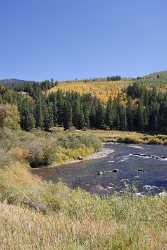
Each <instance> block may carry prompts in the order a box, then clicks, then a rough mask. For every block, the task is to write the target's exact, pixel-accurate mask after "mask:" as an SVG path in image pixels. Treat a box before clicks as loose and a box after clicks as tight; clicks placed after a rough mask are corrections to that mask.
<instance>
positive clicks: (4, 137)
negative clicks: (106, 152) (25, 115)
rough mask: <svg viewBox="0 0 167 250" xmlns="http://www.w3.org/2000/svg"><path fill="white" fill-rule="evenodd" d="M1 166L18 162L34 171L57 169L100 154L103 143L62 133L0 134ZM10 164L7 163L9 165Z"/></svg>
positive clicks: (92, 137)
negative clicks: (96, 153)
mask: <svg viewBox="0 0 167 250" xmlns="http://www.w3.org/2000/svg"><path fill="white" fill-rule="evenodd" d="M0 143H1V144H0V151H1V154H2V156H3V157H1V159H0V166H3V165H4V163H6V164H7V162H9V163H10V161H11V160H13V161H15V160H19V161H21V162H26V163H28V164H29V165H30V166H31V167H42V166H55V165H57V164H60V163H64V162H66V161H70V160H77V159H78V158H79V157H84V156H89V155H90V154H92V153H94V152H95V151H96V150H98V149H99V148H100V146H101V142H100V140H99V139H98V138H96V136H94V135H90V134H84V135H81V134H78V133H75V132H69V131H63V130H59V129H58V131H54V132H52V133H46V132H42V131H39V130H34V131H33V132H31V133H30V132H24V131H21V130H17V131H16V130H15V131H13V130H11V129H8V128H4V129H1V130H0ZM6 161H7V162H6Z"/></svg>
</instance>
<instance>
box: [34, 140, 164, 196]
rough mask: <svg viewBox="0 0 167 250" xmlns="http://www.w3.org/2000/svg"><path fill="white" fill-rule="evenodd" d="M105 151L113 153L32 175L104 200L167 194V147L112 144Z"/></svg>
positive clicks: (38, 171) (45, 169)
mask: <svg viewBox="0 0 167 250" xmlns="http://www.w3.org/2000/svg"><path fill="white" fill-rule="evenodd" d="M105 147H106V148H109V149H113V150H114V152H113V153H110V154H109V155H107V156H106V157H104V158H101V159H96V160H89V161H82V162H79V163H73V164H68V165H64V166H61V167H57V168H52V169H48V168H41V169H34V170H32V171H33V173H34V174H37V175H39V176H40V177H42V178H43V179H45V180H47V181H49V180H50V181H52V182H58V181H62V182H64V183H66V184H67V185H69V186H70V187H72V188H77V187H80V188H82V189H84V190H86V191H89V192H91V193H97V194H100V195H104V196H106V195H110V194H112V193H114V192H125V191H131V192H135V193H136V194H137V195H142V194H148V195H150V194H158V193H160V192H162V191H167V146H163V145H136V144H135V145H129V144H115V143H114V144H112V143H110V144H106V145H105Z"/></svg>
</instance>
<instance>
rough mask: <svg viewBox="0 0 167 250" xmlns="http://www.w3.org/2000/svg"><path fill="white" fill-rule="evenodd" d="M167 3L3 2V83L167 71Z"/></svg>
mask: <svg viewBox="0 0 167 250" xmlns="http://www.w3.org/2000/svg"><path fill="white" fill-rule="evenodd" d="M166 11H167V1H166V0H140V1H139V0H126V1H125V0H0V79H5V78H18V79H26V80H45V79H51V78H53V79H55V80H67V79H68V80H70V79H86V78H94V77H103V76H104V77H105V76H112V75H121V76H129V77H131V76H142V75H144V74H147V73H152V72H155V71H160V70H167V31H166V28H167V14H166Z"/></svg>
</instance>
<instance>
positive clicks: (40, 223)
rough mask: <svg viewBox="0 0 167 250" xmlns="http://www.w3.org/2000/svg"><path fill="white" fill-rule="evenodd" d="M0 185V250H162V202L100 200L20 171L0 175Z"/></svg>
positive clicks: (166, 206) (166, 205) (165, 211)
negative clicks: (42, 208) (41, 208)
mask: <svg viewBox="0 0 167 250" xmlns="http://www.w3.org/2000/svg"><path fill="white" fill-rule="evenodd" d="M7 180H8V182H7ZM0 183H1V185H0V195H1V197H0V199H1V203H0V221H1V225H0V242H1V249H5V250H6V249H17V250H18V249H21V250H24V249H25V250H26V249H45V250H47V249H57V250H62V249H65V250H79V249H82V250H89V249H90V250H102V249H106V250H108V249H113V250H116V249H122V250H124V249H128V250H129V249H133V250H142V249H145V250H150V249H157V250H158V249H166V246H167V240H166V226H167V199H166V198H160V197H154V198H153V197H142V198H137V197H132V196H130V195H128V194H124V195H123V196H121V197H120V196H117V195H115V196H112V197H111V198H110V199H107V200H102V199H101V198H99V197H96V196H91V195H90V194H88V193H86V192H84V191H81V190H74V191H72V190H70V189H69V188H67V187H66V186H64V185H63V184H61V183H58V184H56V185H53V184H47V183H44V182H41V181H40V180H39V179H37V178H36V177H33V176H32V175H31V174H30V173H29V171H28V169H27V168H26V167H23V166H22V167H21V166H19V165H18V166H15V168H10V170H9V169H8V170H3V171H1V172H0ZM7 183H8V184H7ZM25 201H26V203H25ZM33 204H36V207H44V208H45V214H44V213H43V210H42V212H41V211H40V209H39V210H38V209H34V205H33Z"/></svg>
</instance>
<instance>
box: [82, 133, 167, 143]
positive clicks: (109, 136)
mask: <svg viewBox="0 0 167 250" xmlns="http://www.w3.org/2000/svg"><path fill="white" fill-rule="evenodd" d="M81 133H84V132H81ZM86 133H90V134H92V135H95V136H97V137H98V138H100V139H101V140H102V141H103V142H120V143H121V142H122V143H132V144H133V143H134V144H140V143H141V144H162V145H167V135H164V134H148V133H139V132H130V131H118V130H89V131H87V132H86Z"/></svg>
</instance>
